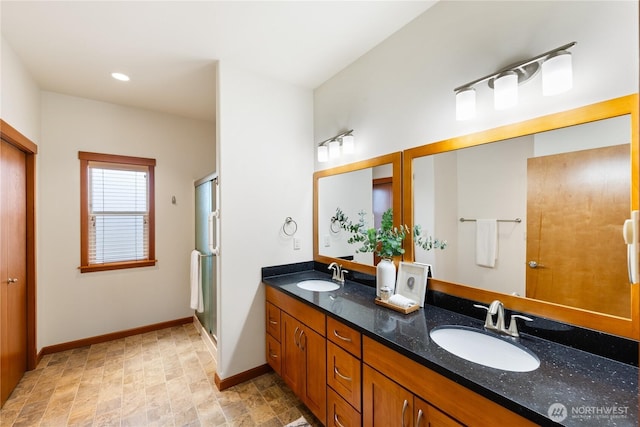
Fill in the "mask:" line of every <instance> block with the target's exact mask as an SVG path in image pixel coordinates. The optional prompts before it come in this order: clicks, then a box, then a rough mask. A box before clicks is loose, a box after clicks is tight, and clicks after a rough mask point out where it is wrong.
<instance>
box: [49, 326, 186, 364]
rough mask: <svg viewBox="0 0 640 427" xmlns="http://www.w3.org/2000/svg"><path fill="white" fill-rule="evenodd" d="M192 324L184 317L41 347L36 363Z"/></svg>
mask: <svg viewBox="0 0 640 427" xmlns="http://www.w3.org/2000/svg"><path fill="white" fill-rule="evenodd" d="M191 322H193V317H184V318H182V319H175V320H169V321H167V322H161V323H155V324H153V325H147V326H141V327H139V328H133V329H127V330H125V331H118V332H112V333H110V334H105V335H98V336H96V337H90V338H83V339H81V340H76V341H69V342H65V343H61V344H55V345H50V346H46V347H42V350H40V352H39V353H38V362H39V361H40V359H41V358H42V356H44V355H46V354H52V353H58V352H60V351H67V350H73V349H76V348H80V347H87V346H90V345H93V344H99V343H103V342H107V341H113V340H118V339H121V338H126V337H130V336H133V335H138V334H144V333H147V332H153V331H159V330H160V329H165V328H172V327H174V326H182V325H186V324H187V323H191Z"/></svg>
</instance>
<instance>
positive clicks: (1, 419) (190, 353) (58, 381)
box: [0, 324, 320, 427]
mask: <svg viewBox="0 0 640 427" xmlns="http://www.w3.org/2000/svg"><path fill="white" fill-rule="evenodd" d="M215 370H216V364H215V360H214V359H213V358H212V357H211V354H210V353H209V351H208V350H207V348H206V346H205V344H204V342H203V341H202V338H201V337H200V335H199V334H198V332H197V330H196V328H195V327H194V326H193V324H188V325H184V326H178V327H174V328H167V329H163V330H160V331H155V332H149V333H145V334H141V335H135V336H131V337H127V338H123V339H119V340H115V341H110V342H106V343H101V344H95V345H92V346H90V347H83V348H79V349H75V350H69V351H65V352H60V353H55V354H50V355H47V356H44V357H43V358H42V360H41V361H40V363H39V364H38V367H37V368H36V369H34V370H33V371H30V372H27V373H26V375H25V376H24V377H23V378H22V380H21V381H20V383H19V384H18V386H17V387H16V389H15V390H14V392H13V393H12V395H11V397H10V398H9V400H8V401H7V402H6V403H5V405H4V407H3V408H2V410H0V424H1V426H2V427H5V426H29V427H31V426H52V427H58V426H136V427H137V426H226V427H231V426H264V427H271V426H277V427H280V426H283V425H286V424H287V423H289V422H291V421H294V420H296V419H297V418H299V417H300V416H304V417H305V418H306V419H307V420H308V421H309V422H310V423H311V424H312V425H313V426H320V423H319V422H318V421H317V420H316V419H315V418H314V417H313V415H311V413H310V412H309V411H308V409H307V408H306V407H305V406H304V405H302V404H301V403H300V401H299V400H298V399H297V398H296V397H295V396H294V395H293V393H292V392H291V390H289V388H288V387H287V386H286V385H285V384H284V383H283V381H282V380H281V379H280V378H279V377H278V376H277V375H275V374H274V373H269V374H265V375H262V376H260V377H258V378H255V379H254V380H252V381H248V382H246V383H243V384H239V385H237V386H235V387H231V388H229V389H227V390H225V391H223V392H220V391H218V389H217V388H216V386H215V384H214V380H213V378H214V374H215Z"/></svg>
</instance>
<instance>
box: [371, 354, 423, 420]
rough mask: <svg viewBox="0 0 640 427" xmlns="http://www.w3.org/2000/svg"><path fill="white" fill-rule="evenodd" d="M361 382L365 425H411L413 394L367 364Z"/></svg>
mask: <svg viewBox="0 0 640 427" xmlns="http://www.w3.org/2000/svg"><path fill="white" fill-rule="evenodd" d="M362 384H363V386H362V389H363V390H362V407H363V414H362V416H363V425H364V426H365V427H373V426H377V427H389V426H402V427H410V426H412V425H413V419H412V416H413V394H411V393H410V392H409V391H407V390H406V389H404V388H403V387H400V386H399V385H398V384H396V383H395V382H393V381H391V380H390V379H389V378H387V377H385V376H384V375H382V374H381V373H379V372H378V371H376V370H374V369H373V368H371V367H369V366H367V365H364V368H363V381H362Z"/></svg>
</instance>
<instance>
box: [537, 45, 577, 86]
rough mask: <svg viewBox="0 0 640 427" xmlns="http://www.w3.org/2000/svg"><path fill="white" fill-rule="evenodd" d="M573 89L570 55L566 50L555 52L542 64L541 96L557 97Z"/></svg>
mask: <svg viewBox="0 0 640 427" xmlns="http://www.w3.org/2000/svg"><path fill="white" fill-rule="evenodd" d="M572 87H573V69H572V66H571V53H569V52H567V51H566V50H560V51H558V52H555V53H553V54H551V55H549V57H548V58H547V59H546V60H545V61H544V62H543V63H542V94H543V95H544V96H552V95H557V94H559V93H562V92H566V91H568V90H569V89H571V88H572Z"/></svg>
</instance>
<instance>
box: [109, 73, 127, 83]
mask: <svg viewBox="0 0 640 427" xmlns="http://www.w3.org/2000/svg"><path fill="white" fill-rule="evenodd" d="M111 77H113V78H114V79H116V80H120V81H121V82H128V81H129V80H131V79H130V78H129V76H127V75H126V74H123V73H111Z"/></svg>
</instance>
